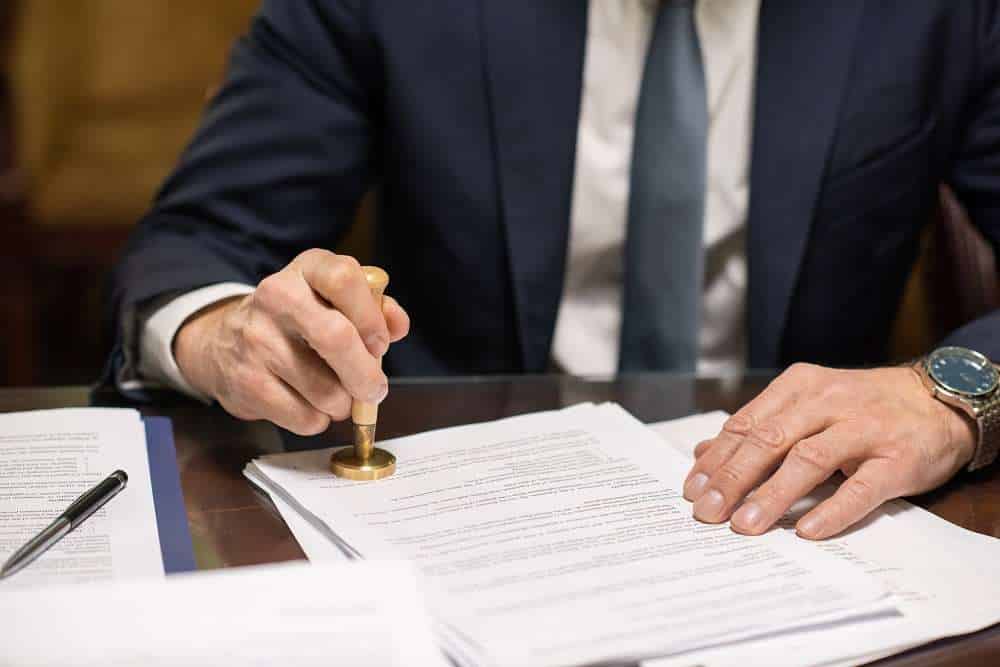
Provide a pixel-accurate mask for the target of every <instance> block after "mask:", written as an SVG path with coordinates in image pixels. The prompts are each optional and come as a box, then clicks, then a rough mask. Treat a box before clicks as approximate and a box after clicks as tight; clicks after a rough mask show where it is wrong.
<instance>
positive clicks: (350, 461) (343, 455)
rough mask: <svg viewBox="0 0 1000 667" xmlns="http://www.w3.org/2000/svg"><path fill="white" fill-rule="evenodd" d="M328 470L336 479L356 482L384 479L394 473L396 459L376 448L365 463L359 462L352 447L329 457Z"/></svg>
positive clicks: (340, 450)
mask: <svg viewBox="0 0 1000 667" xmlns="http://www.w3.org/2000/svg"><path fill="white" fill-rule="evenodd" d="M330 470H332V471H333V474H334V475H336V476H337V477H343V478H345V479H353V480H356V481H369V480H374V479H384V478H386V477H388V476H389V475H391V474H392V473H394V472H396V457H395V456H393V455H392V454H390V453H389V452H387V451H385V450H384V449H378V448H376V449H373V450H372V455H371V456H370V457H368V460H367V461H361V459H360V458H358V457H357V455H356V454H355V453H354V447H344V448H343V449H338V450H337V451H336V452H334V453H333V456H331V457H330Z"/></svg>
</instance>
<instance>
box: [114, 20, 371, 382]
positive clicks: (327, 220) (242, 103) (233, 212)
mask: <svg viewBox="0 0 1000 667" xmlns="http://www.w3.org/2000/svg"><path fill="white" fill-rule="evenodd" d="M365 7H367V3H364V2H361V1H360V0H353V1H352V2H347V1H346V0H295V1H294V2H289V1H288V0H267V1H266V2H265V3H264V4H263V6H262V8H261V10H260V12H259V13H258V15H257V16H256V17H255V19H254V20H253V22H252V24H251V26H250V29H249V32H248V34H247V35H246V36H245V37H243V38H242V39H241V40H240V41H239V42H238V43H237V44H236V45H235V47H234V49H233V52H232V55H231V58H230V63H229V68H228V73H227V76H226V79H225V81H224V83H223V85H222V86H221V88H220V90H219V92H218V93H217V94H216V95H215V96H214V99H213V100H212V101H211V103H210V104H209V107H208V109H207V110H206V112H205V115H204V117H203V119H202V123H201V127H200V128H199V130H198V132H197V134H196V136H195V137H194V139H193V141H192V142H191V144H190V145H189V146H188V148H187V149H186V150H185V152H184V154H183V155H182V157H181V159H180V162H179V164H178V166H177V168H176V170H175V171H174V173H173V174H172V175H171V176H170V177H169V179H168V180H167V181H166V183H165V184H164V186H163V187H162V189H161V191H160V192H159V194H158V195H157V197H156V200H155V202H154V204H153V206H152V208H151V210H150V212H149V213H148V214H147V215H146V216H145V217H144V218H143V219H142V220H141V221H140V222H139V224H138V225H137V228H136V230H135V232H134V233H133V235H132V237H131V239H130V241H129V244H128V245H127V247H126V250H125V252H124V255H123V257H122V259H121V260H120V261H119V263H118V265H117V267H116V269H115V271H114V273H113V275H112V279H111V285H110V290H111V294H110V301H109V305H110V312H109V318H108V319H109V322H110V325H111V334H112V336H113V337H114V339H115V340H117V343H116V345H115V349H114V350H113V353H112V359H111V361H110V363H109V365H108V368H107V371H106V373H105V380H109V379H111V378H113V377H115V376H116V375H117V373H116V367H117V368H119V369H120V367H121V364H122V361H123V358H124V353H123V348H124V347H125V344H126V341H124V340H123V333H124V332H127V331H134V330H135V327H134V323H130V322H125V321H124V320H125V319H126V318H128V317H132V316H133V314H134V313H135V312H136V307H137V305H138V304H141V303H143V302H146V301H147V300H149V299H153V298H155V297H157V296H158V295H162V294H165V293H174V294H177V293H183V292H186V291H190V290H193V289H196V288H199V287H203V286H206V285H212V284H216V283H227V282H235V283H244V284H249V285H256V284H257V283H258V282H259V281H260V279H261V278H263V277H264V276H265V275H268V274H270V273H273V272H275V271H277V270H279V269H280V268H281V267H283V266H284V265H285V264H287V263H288V262H289V261H291V259H292V258H294V257H295V255H297V254H298V253H299V252H301V251H303V250H305V249H307V248H310V247H333V246H334V245H335V244H336V242H337V241H338V239H339V238H340V237H341V236H342V235H343V234H344V232H345V231H346V230H347V228H348V226H349V224H350V221H351V219H352V217H353V212H354V209H355V207H356V205H357V202H358V201H359V199H360V198H361V196H362V195H363V194H364V191H365V190H366V188H367V187H368V185H369V183H370V182H371V180H372V178H371V176H372V173H373V172H374V170H375V167H374V165H373V160H372V143H373V136H374V135H375V128H374V124H375V123H376V122H377V120H376V118H375V113H374V112H373V109H376V108H378V106H379V104H378V101H377V100H376V99H375V96H376V95H377V94H378V92H377V91H379V90H380V86H379V85H378V82H377V81H376V76H377V73H378V72H379V71H380V68H379V67H378V66H377V65H376V63H375V59H376V57H377V54H376V51H375V49H374V48H373V47H372V44H371V40H370V39H369V38H368V36H367V34H366V30H365V24H366V20H365V16H364V12H365V9H364V8H365ZM128 344H130V345H135V342H134V341H128Z"/></svg>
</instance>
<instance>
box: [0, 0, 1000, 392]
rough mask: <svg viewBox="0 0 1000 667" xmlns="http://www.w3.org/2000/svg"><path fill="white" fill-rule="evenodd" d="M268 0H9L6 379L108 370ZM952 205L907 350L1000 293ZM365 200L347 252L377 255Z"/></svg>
mask: <svg viewBox="0 0 1000 667" xmlns="http://www.w3.org/2000/svg"><path fill="white" fill-rule="evenodd" d="M258 2H259V0H0V3H2V4H0V230H2V232H3V236H2V239H0V385H6V386H28V385H62V384H89V383H92V382H94V381H95V380H96V379H97V378H98V376H99V374H100V370H101V367H102V365H103V363H104V360H105V355H106V353H107V346H108V342H107V341H106V340H105V338H104V333H103V331H102V319H103V317H102V316H103V304H102V294H103V284H104V281H105V278H106V276H107V273H108V271H109V268H110V266H111V265H112V264H113V262H114V261H115V257H116V255H117V253H118V252H119V250H120V248H121V246H122V244H123V243H124V242H125V240H126V238H127V235H128V233H129V230H130V228H131V226H132V225H133V224H135V222H136V221H137V220H138V219H139V218H140V217H141V215H142V214H143V212H144V211H145V209H146V207H147V206H148V205H149V202H150V200H151V198H152V196H153V194H154V193H155V191H156V189H157V187H158V185H159V184H160V182H161V181H162V180H163V179H164V178H165V176H166V175H167V173H168V172H169V171H170V169H171V167H172V165H173V164H174V162H175V161H176V159H177V157H178V155H179V153H180V151H181V150H182V149H183V147H184V145H185V143H186V142H187V140H188V138H189V137H190V136H191V134H192V132H193V130H194V128H195V127H196V125H197V123H198V117H199V113H200V110H201V109H202V107H203V106H204V104H205V102H206V99H207V98H208V97H209V96H210V94H211V91H212V90H213V88H214V87H215V86H217V85H218V84H219V82H220V81H221V79H222V77H223V74H224V70H225V61H226V57H227V54H228V52H229V50H230V47H231V46H232V44H233V42H234V40H235V39H237V38H238V37H239V35H240V34H241V33H243V32H245V30H246V28H247V26H248V24H249V21H250V19H251V17H252V15H253V13H254V10H255V9H256V6H257V5H258ZM942 202H943V205H942V208H941V210H940V211H938V212H935V214H934V216H933V219H934V220H935V223H936V224H934V225H931V226H930V227H929V228H928V233H927V234H926V236H925V238H924V244H923V247H924V257H923V259H922V260H921V261H920V263H919V264H918V267H917V269H916V270H915V271H914V274H913V276H912V277H911V280H910V283H909V287H908V290H907V296H906V299H905V301H904V304H903V308H902V309H901V311H900V314H899V316H898V318H897V327H896V335H895V342H894V345H893V353H894V356H896V357H897V358H900V359H905V358H908V357H912V356H916V355H917V354H920V353H922V352H923V351H925V350H926V349H927V348H929V347H930V346H931V344H932V343H933V342H934V341H935V340H936V339H937V338H938V337H939V336H940V335H941V334H942V333H943V332H944V331H947V330H948V329H949V328H951V327H952V326H955V325H956V324H957V323H959V322H961V321H964V320H965V319H968V318H969V317H971V316H974V315H975V314H978V313H980V312H983V311H984V310H988V309H989V308H992V307H996V304H997V281H996V275H997V274H996V268H995V264H994V260H993V253H992V251H991V249H990V248H989V246H988V245H987V244H985V242H983V241H982V238H981V237H978V235H977V234H976V233H975V232H974V231H973V230H972V229H971V227H970V226H969V225H968V222H967V220H965V218H964V212H963V211H962V209H961V206H960V205H959V204H958V203H957V201H955V200H954V199H953V198H950V197H949V196H948V195H947V193H944V195H943V199H942ZM359 210H360V212H359V218H358V220H359V223H358V224H356V225H355V229H354V231H353V232H352V234H351V237H350V238H349V239H348V240H347V241H346V243H345V247H344V248H341V250H342V251H347V252H351V253H353V254H356V255H361V256H362V258H363V257H364V256H365V255H367V254H369V249H370V247H371V231H370V228H371V225H370V224H367V221H368V216H367V211H368V207H367V206H362V207H361V208H360V209H359ZM956 267H958V269H959V270H960V272H961V273H962V275H961V276H958V277H957V278H958V279H960V280H962V281H965V282H964V283H963V284H956V276H955V269H956Z"/></svg>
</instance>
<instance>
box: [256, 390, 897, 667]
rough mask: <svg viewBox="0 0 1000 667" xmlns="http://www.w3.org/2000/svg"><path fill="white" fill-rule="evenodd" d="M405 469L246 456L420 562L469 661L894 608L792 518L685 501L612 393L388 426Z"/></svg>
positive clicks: (390, 554)
mask: <svg viewBox="0 0 1000 667" xmlns="http://www.w3.org/2000/svg"><path fill="white" fill-rule="evenodd" d="M381 446H383V447H385V448H387V449H389V450H390V451H392V452H393V453H394V454H395V455H396V457H397V460H398V468H397V473H396V475H394V476H393V477H390V478H388V479H385V480H381V481H378V482H351V481H347V480H342V479H338V478H336V477H334V476H333V475H331V474H330V473H329V465H328V464H329V457H330V453H331V450H318V451H311V452H298V453H290V454H278V455H272V456H266V457H263V458H261V459H257V460H256V461H254V462H253V463H251V464H250V465H248V467H247V470H246V474H247V476H248V477H249V478H250V479H251V480H253V481H254V482H255V483H257V484H258V485H260V486H261V487H263V488H264V489H265V490H267V491H268V492H269V493H271V495H272V496H275V497H278V498H280V499H281V501H282V502H283V503H285V504H287V505H288V506H290V507H292V508H294V509H295V510H296V511H297V512H298V513H299V514H301V515H302V516H303V517H304V518H305V519H306V520H307V521H308V522H309V523H310V524H311V525H312V526H313V527H314V528H315V529H317V530H318V531H320V532H322V533H324V534H325V535H326V536H327V537H328V539H329V540H331V541H332V542H333V543H335V544H336V545H337V546H338V547H339V548H340V549H341V550H342V551H344V552H345V553H346V554H348V555H357V556H361V557H364V558H390V559H394V558H402V559H406V560H409V561H412V562H414V563H415V565H416V566H417V568H418V571H419V572H420V574H421V575H422V580H423V582H424V584H425V586H426V589H427V591H428V595H429V600H430V604H431V607H432V611H433V613H434V614H435V617H436V619H437V620H438V622H439V623H440V627H442V628H445V631H444V634H445V635H446V638H445V639H444V641H445V643H446V645H447V647H448V648H449V649H450V652H451V653H452V656H453V657H455V658H456V659H457V660H458V661H459V662H460V663H462V664H496V665H577V664H587V663H594V662H598V661H603V660H624V659H636V658H641V657H646V656H657V655H660V656H662V655H669V654H675V653H680V652H684V651H691V650H694V649H698V648H704V647H707V646H713V645H720V644H724V643H729V642H733V641H737V640H740V639H745V638H747V637H753V636H761V635H764V634H770V633H774V632H779V631H783V630H788V629H791V628H805V627H809V626H810V625H812V624H816V623H822V624H829V623H839V622H847V621H851V620H857V619H859V618H871V617H880V616H885V615H889V614H894V613H895V611H894V609H893V608H892V607H891V605H890V604H889V603H888V599H887V597H886V595H885V590H884V588H883V587H882V586H881V585H880V584H878V583H877V582H876V580H875V579H874V578H872V577H871V576H870V575H869V574H867V573H865V572H864V571H863V570H862V569H861V568H858V567H856V566H855V565H854V564H852V563H849V562H846V561H845V560H843V559H841V558H838V557H837V556H835V555H832V554H829V553H826V552H825V551H823V550H821V549H818V548H816V546H815V545H813V544H810V543H807V542H804V541H803V540H800V539H798V538H796V537H794V535H792V534H790V533H789V531H773V532H771V533H769V534H768V535H766V536H764V537H762V538H758V539H748V538H744V537H742V536H739V535H735V534H734V533H732V532H731V531H730V530H729V528H728V527H727V526H708V525H704V524H701V523H698V522H696V521H694V520H693V519H692V518H691V512H690V506H689V504H688V503H687V502H686V501H684V500H683V498H682V497H681V494H680V491H679V488H680V484H681V481H682V480H683V478H684V474H685V473H686V471H687V467H688V462H687V460H686V459H685V458H684V457H683V456H682V455H680V454H679V453H677V452H675V451H673V450H672V449H670V448H669V447H665V446H664V445H663V443H662V441H661V440H660V439H659V438H658V437H657V436H656V435H655V434H654V433H652V432H651V431H650V430H648V429H647V428H646V427H644V426H643V425H642V424H641V423H639V422H638V421H636V420H635V419H634V418H633V417H632V416H631V415H629V414H627V413H626V412H625V411H623V410H622V409H621V408H620V407H618V406H615V405H602V406H593V405H581V406H577V407H574V408H569V409H566V410H561V411H555V412H549V413H538V414H534V415H526V416H522V417H514V418H510V419H506V420H502V421H498V422H491V423H487V424H478V425H473V426H465V427H457V428H452V429H445V430H441V431H434V432H430V433H424V434H421V435H416V436H410V437H407V438H400V439H397V440H393V441H387V442H384V443H381Z"/></svg>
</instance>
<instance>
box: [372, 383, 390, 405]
mask: <svg viewBox="0 0 1000 667" xmlns="http://www.w3.org/2000/svg"><path fill="white" fill-rule="evenodd" d="M388 395H389V383H388V382H383V383H382V384H380V385H379V386H378V389H376V390H375V391H374V392H373V393H372V394H371V398H370V399H369V402H371V403H381V402H382V401H384V400H385V397H386V396H388Z"/></svg>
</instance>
